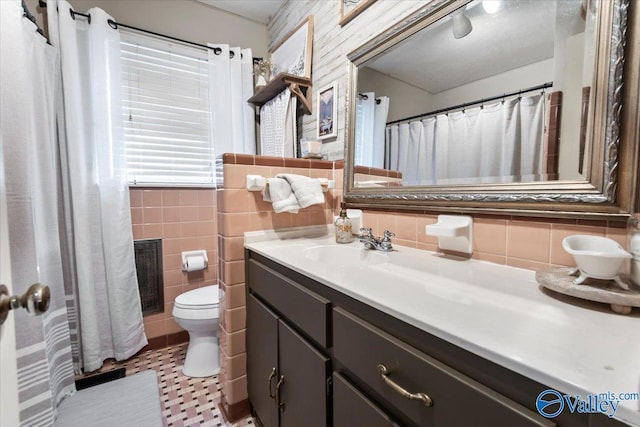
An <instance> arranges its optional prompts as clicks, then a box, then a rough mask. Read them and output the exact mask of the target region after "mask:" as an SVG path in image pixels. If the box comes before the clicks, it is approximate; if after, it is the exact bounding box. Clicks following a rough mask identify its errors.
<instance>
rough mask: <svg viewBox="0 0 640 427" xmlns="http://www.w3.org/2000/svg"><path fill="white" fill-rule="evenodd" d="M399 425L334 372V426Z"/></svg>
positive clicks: (387, 426) (370, 426)
mask: <svg viewBox="0 0 640 427" xmlns="http://www.w3.org/2000/svg"><path fill="white" fill-rule="evenodd" d="M353 426H367V427H397V424H395V423H394V422H393V421H392V420H391V418H389V416H388V415H387V414H385V413H384V412H383V411H382V410H381V409H380V408H378V407H377V406H376V405H375V404H374V403H373V402H371V401H370V400H369V399H368V398H367V397H366V396H364V395H363V394H362V393H360V392H359V391H358V390H357V389H356V388H355V387H354V386H353V385H351V384H349V381H348V380H347V379H346V378H344V377H343V376H342V375H340V374H338V373H337V372H334V373H333V427H353Z"/></svg>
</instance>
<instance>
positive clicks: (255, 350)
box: [247, 295, 278, 427]
mask: <svg viewBox="0 0 640 427" xmlns="http://www.w3.org/2000/svg"><path fill="white" fill-rule="evenodd" d="M277 368H278V316H276V315H275V314H273V313H272V312H271V311H270V310H269V309H268V308H267V307H265V306H264V305H263V304H262V303H261V302H260V301H258V300H257V299H256V297H254V296H253V295H249V297H248V298H247V381H248V392H249V401H250V402H251V405H252V406H253V410H254V411H255V413H256V415H257V416H258V418H260V421H262V425H263V426H264V427H277V425H278V409H277V406H276V404H275V392H276V382H277V381H278V376H277V372H276V370H277ZM271 396H273V398H272V397H271Z"/></svg>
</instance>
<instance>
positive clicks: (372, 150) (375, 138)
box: [354, 92, 389, 168]
mask: <svg viewBox="0 0 640 427" xmlns="http://www.w3.org/2000/svg"><path fill="white" fill-rule="evenodd" d="M361 95H363V96H359V97H358V99H357V100H356V149H355V163H354V164H355V165H360V166H370V167H374V168H383V167H384V158H385V126H386V124H387V116H388V114H389V98H388V97H386V96H381V97H379V98H376V94H375V92H365V93H363V94H361Z"/></svg>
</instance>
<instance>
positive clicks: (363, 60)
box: [345, 0, 637, 217]
mask: <svg viewBox="0 0 640 427" xmlns="http://www.w3.org/2000/svg"><path fill="white" fill-rule="evenodd" d="M626 13H627V3H626V2H625V1H618V0H615V1H609V0H607V1H603V0H555V1H553V0H549V1H544V2H540V1H539V0H490V1H487V0H485V1H480V0H474V1H468V0H467V1H463V0H458V1H451V0H449V1H443V0H440V1H434V2H431V3H430V4H428V5H427V6H425V7H423V8H422V9H419V10H418V11H417V12H415V14H414V15H412V16H410V17H408V18H406V19H405V20H404V21H402V22H400V23H399V24H397V25H396V26H394V27H393V28H391V29H389V30H387V31H385V32H383V33H382V34H381V35H380V36H378V37H376V38H374V39H373V40H371V41H369V42H368V43H366V44H365V45H363V46H361V47H360V48H358V49H356V50H355V51H354V52H352V53H351V54H350V55H349V56H348V62H349V67H350V70H351V72H350V82H349V99H348V106H347V108H348V115H347V117H348V124H347V138H346V140H347V159H346V165H347V166H346V167H347V171H346V172H347V175H346V179H345V199H346V200H347V202H349V203H351V204H352V205H355V204H358V205H360V206H363V205H375V206H395V207H413V208H415V207H421V208H424V207H425V206H434V207H437V208H439V209H444V210H447V209H455V210H457V211H460V210H466V211H474V210H480V211H487V210H505V209H506V210H510V211H511V213H516V214H517V213H522V212H523V209H524V210H526V211H527V214H532V213H535V212H536V211H538V212H539V213H542V212H551V211H558V212H561V211H564V212H565V213H568V214H569V216H570V214H571V212H598V213H601V214H606V215H612V216H613V217H615V216H616V215H618V214H620V213H622V212H623V211H624V209H623V208H625V206H622V204H625V203H628V202H629V200H622V199H620V198H617V194H616V188H617V175H616V174H615V173H612V172H614V170H616V168H617V167H618V166H623V167H626V166H625V165H622V164H619V162H618V157H617V153H618V152H619V150H620V149H623V150H628V149H630V147H629V146H628V145H631V146H632V145H633V142H628V143H627V142H625V143H624V144H621V141H620V134H619V133H618V132H617V130H618V129H619V128H620V125H621V123H622V119H623V118H622V116H621V115H620V114H619V113H620V108H619V107H620V103H621V100H622V98H621V97H622V92H621V90H620V88H621V87H622V82H623V78H622V71H623V70H622V59H624V57H623V46H624V42H625V39H624V35H625V31H626V28H625V26H624V23H625V22H626ZM631 32H632V31H630V33H631ZM635 78H637V76H636V77H635ZM636 101H637V99H636ZM625 108H626V107H625ZM631 109H635V110H636V111H637V105H635V106H629V111H630V110H631ZM622 145H624V147H623V146H622ZM630 152H632V151H630ZM636 158H637V155H636ZM622 163H624V162H622ZM636 168H637V167H636ZM616 172H617V171H616ZM635 174H637V172H635ZM621 203H622V204H621ZM621 208H622V209H621ZM622 216H624V214H622Z"/></svg>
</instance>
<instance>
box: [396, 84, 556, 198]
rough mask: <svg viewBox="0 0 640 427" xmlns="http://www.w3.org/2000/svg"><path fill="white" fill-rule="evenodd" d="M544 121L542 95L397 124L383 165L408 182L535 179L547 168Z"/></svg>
mask: <svg viewBox="0 0 640 427" xmlns="http://www.w3.org/2000/svg"><path fill="white" fill-rule="evenodd" d="M543 126H544V95H541V94H538V95H532V96H528V97H522V98H521V99H520V98H513V99H509V100H506V101H505V102H504V103H501V102H498V103H495V104H491V105H485V106H483V107H475V108H470V109H467V110H466V111H457V112H453V113H449V114H439V115H437V116H436V117H429V118H426V119H422V120H420V121H412V122H407V123H401V124H393V125H390V126H387V129H386V159H385V164H386V167H387V168H389V169H392V170H398V171H400V172H402V174H403V183H404V184H405V185H428V184H434V183H440V184H444V183H457V182H461V181H464V180H465V179H468V178H476V179H477V180H478V181H477V182H492V181H495V180H496V179H498V180H499V181H500V182H507V181H521V180H527V181H528V180H533V179H536V177H537V176H539V175H540V174H542V173H543V167H544V157H543V152H544V150H543V138H542V137H543V132H544V128H543ZM467 182H468V181H467Z"/></svg>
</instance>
